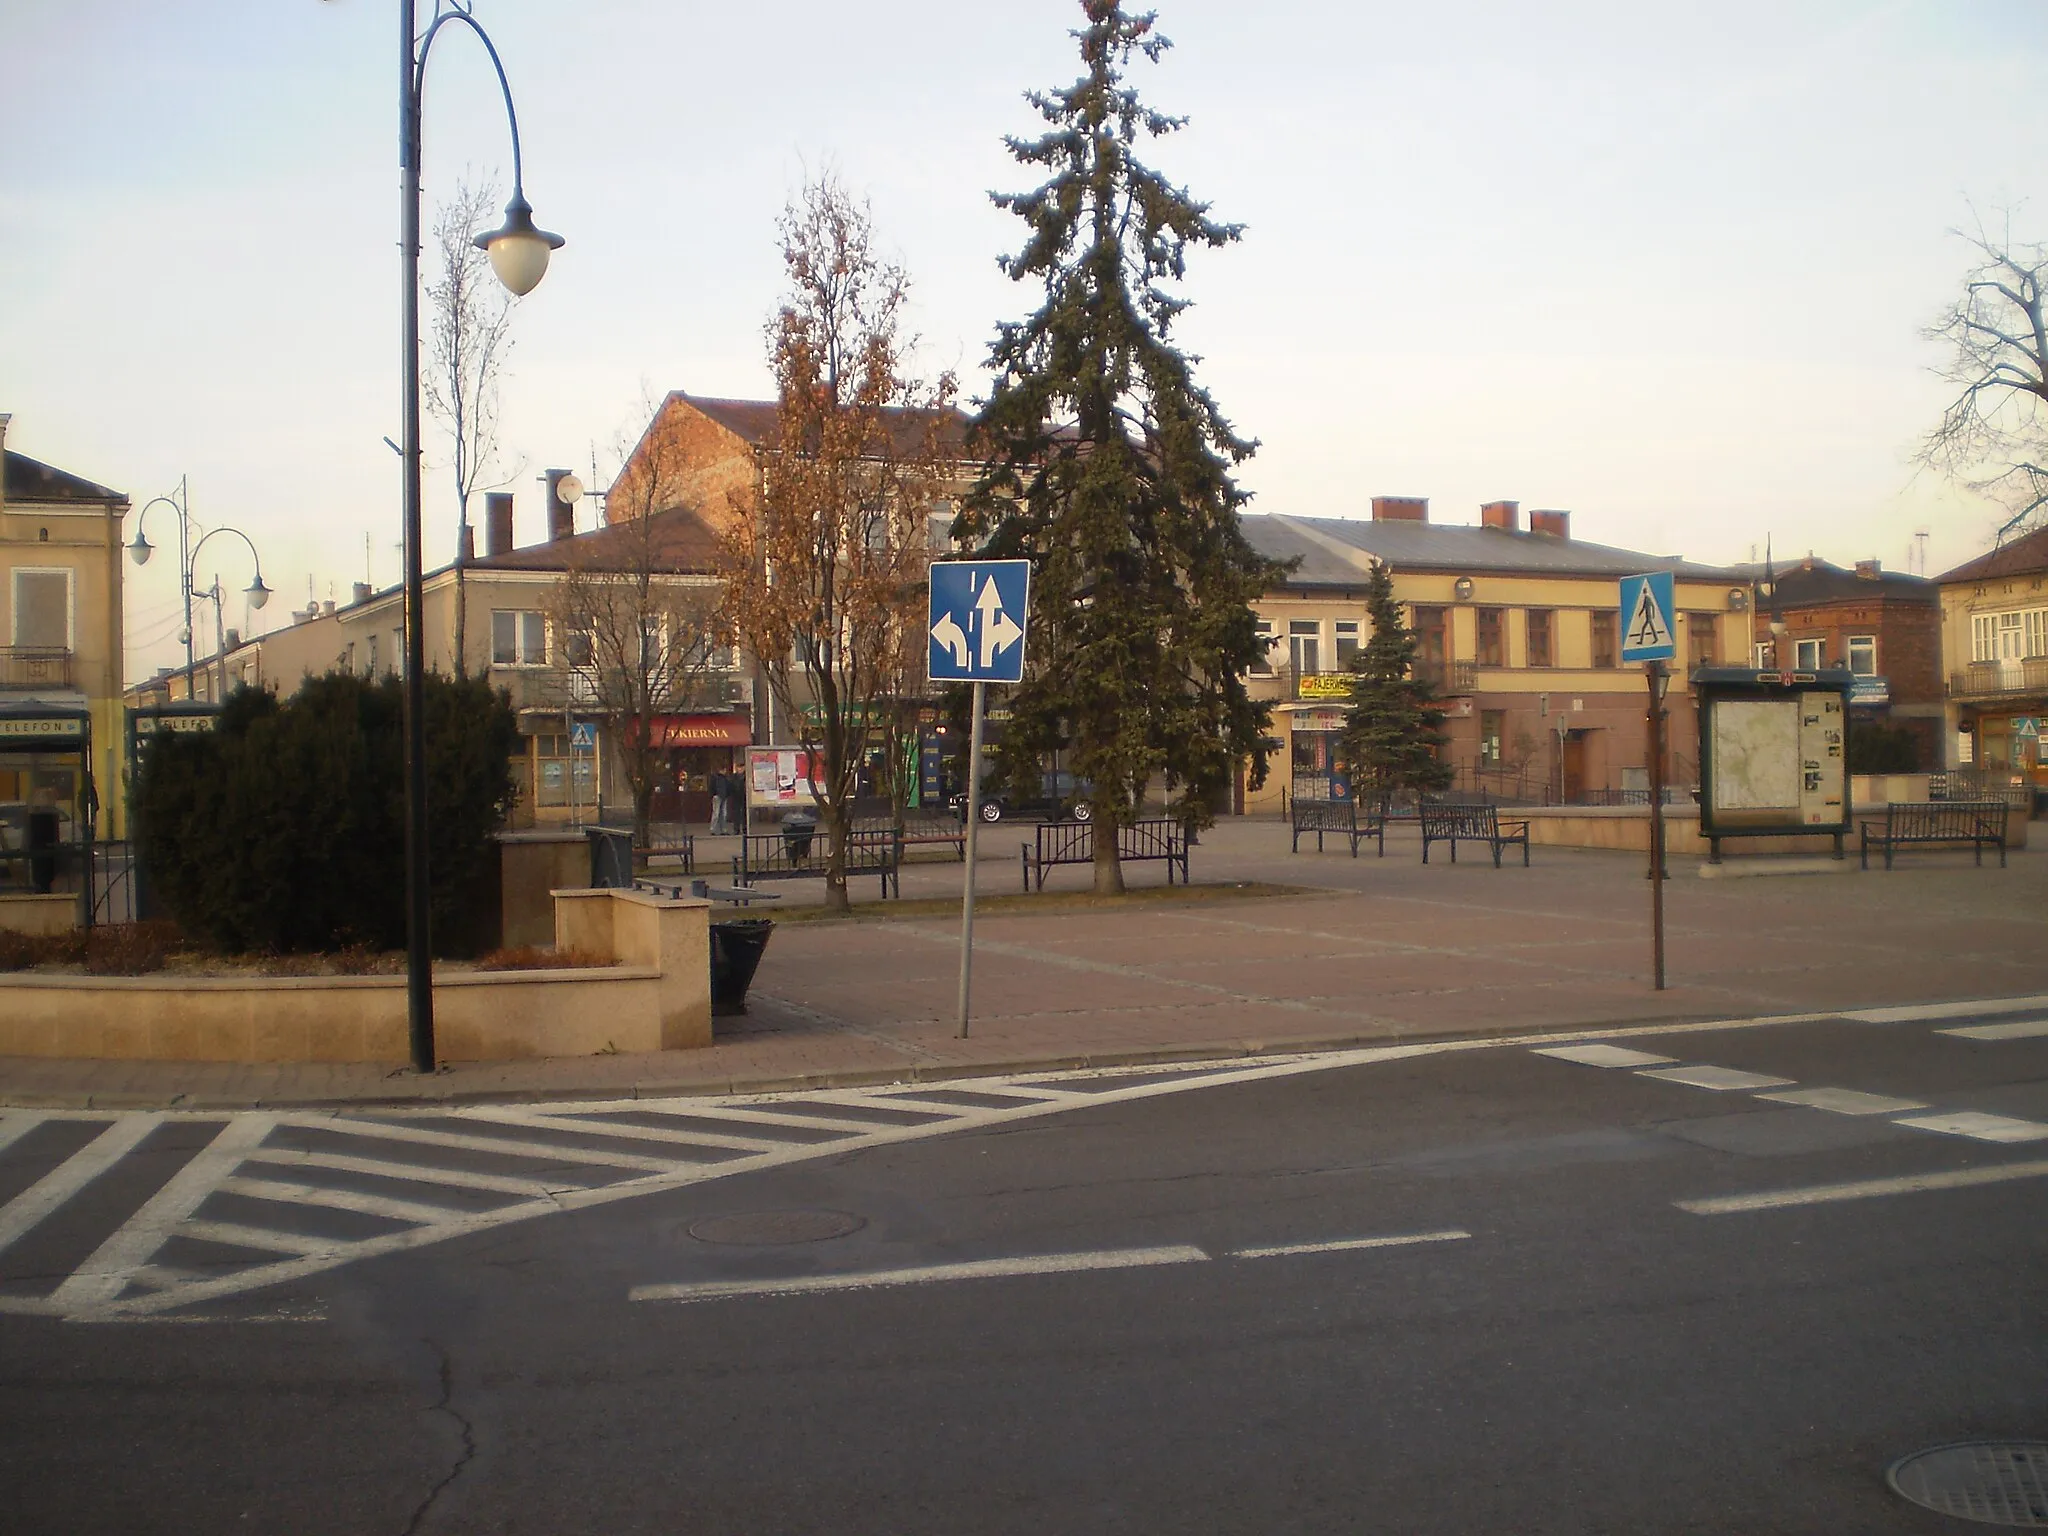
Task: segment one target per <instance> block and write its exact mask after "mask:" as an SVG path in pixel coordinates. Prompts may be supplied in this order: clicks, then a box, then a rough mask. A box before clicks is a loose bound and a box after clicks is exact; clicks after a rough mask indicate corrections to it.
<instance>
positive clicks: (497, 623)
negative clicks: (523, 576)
mask: <svg viewBox="0 0 2048 1536" xmlns="http://www.w3.org/2000/svg"><path fill="white" fill-rule="evenodd" d="M547 659H548V626H547V620H546V619H545V618H543V617H542V616H541V614H540V613H539V612H538V611H536V610H534V609H531V608H524V609H521V608H494V609H492V610H491V665H492V666H494V667H538V666H541V665H543V664H544V663H545V662H546V661H547Z"/></svg>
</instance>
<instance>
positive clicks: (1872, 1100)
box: [1757, 1088, 1927, 1115]
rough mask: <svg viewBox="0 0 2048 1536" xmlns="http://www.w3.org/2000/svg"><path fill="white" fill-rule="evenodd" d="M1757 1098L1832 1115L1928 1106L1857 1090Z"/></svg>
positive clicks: (1798, 1092)
mask: <svg viewBox="0 0 2048 1536" xmlns="http://www.w3.org/2000/svg"><path fill="white" fill-rule="evenodd" d="M1757 1097H1758V1098H1760V1099H1769V1100H1771V1101H1772V1102H1773V1103H1776V1104H1799V1105H1803V1106H1804V1107H1805V1108H1807V1109H1824V1110H1826V1111H1827V1112H1828V1113H1829V1114H1831V1115H1899V1114H1904V1113H1905V1112H1906V1111H1908V1110H1912V1109H1925V1108H1926V1107H1927V1106H1926V1105H1925V1104H1922V1103H1921V1102H1920V1101H1919V1100H1918V1099H1894V1098H1891V1097H1890V1096H1888V1095H1886V1094H1882V1093H1862V1092H1859V1091H1858V1090H1856V1089H1854V1088H1788V1089H1786V1090H1785V1091H1784V1092H1782V1093H1760V1094H1758V1095H1757Z"/></svg>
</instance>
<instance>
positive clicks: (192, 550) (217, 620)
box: [128, 476, 270, 698]
mask: <svg viewBox="0 0 2048 1536" xmlns="http://www.w3.org/2000/svg"><path fill="white" fill-rule="evenodd" d="M159 501H161V502H163V503H165V504H166V505H168V506H170V507H172V508H173V509H174V510H176V512H177V514H178V586H179V589H180V591H181V592H182V594H183V596H184V600H185V633H184V636H183V639H184V641H185V694H186V696H187V697H188V698H189V697H191V696H192V684H193V679H194V675H195V673H196V672H197V670H198V662H197V660H196V658H195V652H194V641H195V638H196V637H195V636H194V635H193V632H192V599H193V598H195V597H205V598H210V599H211V600H212V602H213V612H214V629H215V632H216V633H217V634H219V635H222V636H224V635H225V633H226V631H225V629H224V627H223V621H222V619H221V617H220V605H221V601H222V593H221V590H220V574H219V572H215V573H214V578H213V583H212V585H211V586H210V587H209V588H208V589H207V590H206V591H204V592H200V591H198V590H197V588H196V585H195V573H196V572H197V571H198V568H199V554H200V551H201V550H203V549H205V548H206V546H207V544H208V543H209V542H210V541H212V540H213V539H215V538H217V537H219V536H220V535H221V534H223V533H231V534H233V535H234V536H235V537H236V538H238V539H240V540H241V541H242V542H243V543H244V544H246V545H248V546H249V559H250V562H251V563H252V564H253V565H254V566H255V567H256V577H255V579H254V580H253V581H251V582H250V583H249V585H248V587H247V588H245V589H244V591H243V596H245V597H247V598H248V599H249V606H250V607H251V608H261V607H262V606H263V605H264V604H265V603H267V602H269V601H270V588H269V587H267V586H265V585H264V584H263V557H262V556H261V555H259V554H257V553H256V543H255V541H254V540H253V539H251V538H250V537H249V535H247V534H246V533H244V532H242V530H241V529H239V528H228V527H221V528H214V529H211V530H209V531H208V532H206V533H203V534H201V535H200V536H199V542H198V543H196V544H195V543H193V542H192V537H191V533H192V518H191V514H190V513H189V512H187V511H186V501H187V498H186V493H185V481H184V479H183V477H182V476H181V477H180V478H179V480H178V495H177V496H176V497H171V496H157V497H154V498H152V499H151V500H150V501H148V502H146V503H144V505H143V508H142V511H143V514H144V515H147V513H148V512H149V509H150V508H151V507H153V506H155V505H156V504H157V502H159ZM155 553H156V546H155V545H154V544H152V543H150V542H149V540H148V539H146V538H145V537H143V532H142V517H140V516H138V517H137V518H136V520H135V540H134V542H133V543H131V544H130V545H129V546H128V555H129V558H130V559H132V560H134V562H135V563H136V564H137V565H147V564H149V557H150V556H151V555H153V554H155ZM225 650H226V646H225V643H223V645H222V651H223V653H225ZM227 684H228V677H227V657H226V655H225V654H223V655H222V657H221V662H220V693H221V694H222V695H223V696H225V695H226V693H227Z"/></svg>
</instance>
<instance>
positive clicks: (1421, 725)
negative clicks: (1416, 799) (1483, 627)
mask: <svg viewBox="0 0 2048 1536" xmlns="http://www.w3.org/2000/svg"><path fill="white" fill-rule="evenodd" d="M1365 611H1366V616H1367V618H1368V620H1369V621H1370V623H1371V625H1372V635H1371V637H1370V638H1369V639H1368V640H1367V641H1366V643H1365V644H1364V645H1363V646H1361V647H1360V648H1359V651H1358V654H1357V655H1356V656H1354V657H1352V659H1351V716H1350V718H1349V719H1348V720H1346V721H1345V723H1344V732H1343V735H1342V736H1340V737H1339V738H1338V751H1339V754H1340V755H1341V756H1342V758H1343V760H1344V763H1345V765H1346V767H1347V768H1348V769H1349V770H1350V773H1351V793H1352V796H1353V797H1354V798H1355V799H1358V800H1361V801H1364V802H1366V803H1367V804H1374V805H1379V804H1384V803H1385V802H1386V801H1387V800H1389V799H1390V798H1392V797H1393V796H1394V795H1395V794H1397V793H1400V792H1402V791H1404V790H1413V791H1415V792H1416V793H1417V794H1423V793H1427V792H1428V791H1430V790H1433V789H1444V788H1446V787H1448V786H1449V784H1450V782H1451V765H1450V764H1449V763H1447V762H1445V761H1443V759H1442V757H1441V756H1440V754H1441V752H1442V751H1443V748H1444V744H1445V737H1444V732H1443V723H1444V712H1443V711H1442V710H1440V709H1438V708H1437V707H1436V705H1435V704H1434V703H1433V702H1432V701H1431V698H1430V690H1429V688H1428V686H1427V685H1426V684H1424V683H1422V682H1420V681H1418V680H1417V679H1416V677H1415V649H1416V642H1415V631H1414V630H1412V629H1410V628H1409V627H1408V626H1407V625H1406V624H1404V623H1402V622H1401V605H1400V604H1399V603H1397V602H1395V601H1394V575H1393V572H1392V571H1390V570H1388V569H1387V565H1386V562H1385V561H1381V560H1375V561H1374V562H1373V566H1372V574H1371V575H1370V576H1368V577H1367V578H1366V583H1365Z"/></svg>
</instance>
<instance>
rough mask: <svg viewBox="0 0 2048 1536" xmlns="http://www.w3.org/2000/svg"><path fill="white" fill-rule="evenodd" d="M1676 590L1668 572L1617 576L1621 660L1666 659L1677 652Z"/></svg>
mask: <svg viewBox="0 0 2048 1536" xmlns="http://www.w3.org/2000/svg"><path fill="white" fill-rule="evenodd" d="M1677 611H1678V603H1677V593H1676V591H1675V590H1674V584H1673V582H1672V579H1671V573H1670V572H1669V571H1651V572H1650V573H1649V574H1648V575H1645V576H1624V577H1622V578H1621V659H1622V660H1623V661H1669V660H1671V658H1672V657H1674V656H1676V655H1677V654H1678V625H1677Z"/></svg>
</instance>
